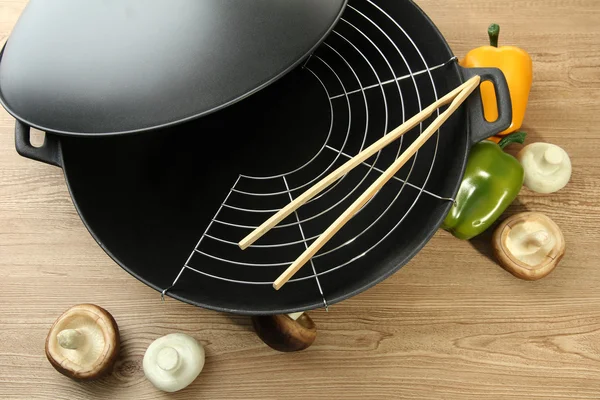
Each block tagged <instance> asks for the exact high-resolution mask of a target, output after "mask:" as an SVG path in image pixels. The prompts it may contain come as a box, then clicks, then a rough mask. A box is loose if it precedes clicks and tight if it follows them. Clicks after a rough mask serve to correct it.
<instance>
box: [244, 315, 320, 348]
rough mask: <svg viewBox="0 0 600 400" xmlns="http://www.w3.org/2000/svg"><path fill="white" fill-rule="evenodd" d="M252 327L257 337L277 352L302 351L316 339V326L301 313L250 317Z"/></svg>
mask: <svg viewBox="0 0 600 400" xmlns="http://www.w3.org/2000/svg"><path fill="white" fill-rule="evenodd" d="M252 325H253V326H254V330H255V331H256V334H257V335H258V337H259V338H260V339H261V340H262V341H263V342H265V344H267V345H268V346H269V347H271V348H272V349H274V350H277V351H283V352H291V351H299V350H304V349H306V348H308V347H309V346H310V345H311V344H313V342H314V341H315V339H316V337H317V326H316V325H315V323H314V322H313V320H312V319H311V318H310V317H309V316H308V314H305V313H303V312H298V313H293V314H279V315H264V316H256V317H252Z"/></svg>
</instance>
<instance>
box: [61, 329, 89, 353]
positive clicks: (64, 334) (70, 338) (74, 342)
mask: <svg viewBox="0 0 600 400" xmlns="http://www.w3.org/2000/svg"><path fill="white" fill-rule="evenodd" d="M56 339H57V340H58V344H59V345H60V347H62V348H63V349H70V350H76V349H78V348H80V347H81V346H82V345H83V344H84V343H85V335H84V334H83V333H81V332H79V331H78V330H77V329H64V330H62V331H60V332H58V335H56Z"/></svg>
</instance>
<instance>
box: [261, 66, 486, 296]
mask: <svg viewBox="0 0 600 400" xmlns="http://www.w3.org/2000/svg"><path fill="white" fill-rule="evenodd" d="M480 80H481V78H480V77H479V76H474V77H473V78H471V79H469V80H468V81H467V82H465V83H464V84H462V85H461V86H459V87H458V88H457V89H455V90H453V91H452V92H450V93H449V94H448V95H446V96H444V97H443V98H442V99H440V100H438V101H437V102H435V103H433V104H432V105H431V106H429V107H427V108H426V109H425V110H423V111H421V112H420V113H419V114H417V115H415V117H413V118H411V119H410V120H409V121H407V122H406V123H405V124H407V123H411V124H413V123H414V125H416V124H417V123H418V122H415V121H413V119H415V120H418V121H422V120H424V119H426V118H427V117H429V116H430V115H431V114H432V113H433V111H434V110H435V109H437V108H439V107H440V106H442V105H444V104H446V103H447V102H448V101H450V100H451V101H452V103H451V104H450V106H449V107H448V108H447V109H446V110H445V111H444V112H443V113H441V114H440V115H439V116H438V117H437V118H436V119H435V120H434V121H433V122H432V123H431V125H429V127H427V129H426V130H425V131H424V132H423V133H422V134H421V135H419V137H418V138H417V139H416V140H415V141H414V142H413V143H412V144H411V145H410V146H409V147H408V148H407V149H406V150H405V151H404V152H403V153H402V154H401V155H400V157H398V158H397V159H396V161H394V163H393V164H392V165H390V167H389V168H388V169H386V170H385V171H384V173H383V174H381V175H380V176H379V178H377V180H376V181H375V182H373V184H371V186H370V187H369V188H368V189H367V190H366V191H365V192H364V193H363V194H362V195H361V196H360V197H359V198H358V199H356V200H355V201H354V203H352V205H351V206H350V207H348V209H346V211H344V213H343V214H342V215H340V216H339V217H338V219H336V220H335V222H334V223H333V224H331V225H330V226H329V228H327V230H325V232H323V233H322V234H321V235H320V236H319V237H318V238H317V239H316V240H315V241H314V242H313V243H312V244H311V245H310V246H309V247H308V248H307V249H306V250H305V251H304V253H302V254H301V255H300V256H299V257H298V258H297V259H296V261H294V262H293V263H292V265H290V266H289V267H288V268H287V269H286V270H285V272H283V273H282V274H281V275H280V276H279V277H278V278H277V280H275V282H274V283H273V287H274V288H275V290H279V289H280V288H281V287H282V286H283V285H285V283H286V282H287V281H288V280H290V278H291V277H292V276H294V274H295V273H296V272H297V271H298V270H299V269H300V268H301V267H302V266H303V265H304V264H306V262H308V260H310V258H311V257H312V256H314V255H315V254H316V253H317V251H319V249H321V247H323V245H325V243H327V242H328V241H329V240H330V239H331V238H332V237H333V235H335V234H336V233H337V232H338V231H339V230H340V229H341V228H342V227H343V226H344V225H345V224H346V223H347V222H348V221H349V220H350V219H351V218H352V217H353V216H354V215H355V214H356V213H357V212H358V211H359V210H360V209H361V207H362V206H364V205H365V203H367V202H368V201H369V200H370V199H371V198H372V197H373V196H374V195H375V194H376V193H377V192H378V191H379V190H380V189H381V188H382V187H383V185H385V183H386V182H387V181H389V180H390V179H391V178H392V177H393V176H394V175H395V174H396V172H398V170H400V168H402V166H403V165H404V164H405V163H406V162H407V161H408V160H409V159H410V158H411V157H412V156H413V155H414V154H415V153H416V152H417V150H419V148H421V146H423V144H425V142H427V140H428V139H429V138H430V137H431V136H432V135H433V134H434V133H435V132H436V131H437V130H438V129H439V128H440V126H442V124H443V123H444V122H446V120H447V119H448V118H449V117H450V116H451V115H452V113H454V112H455V111H456V110H457V109H458V107H459V106H460V105H461V104H462V103H463V102H464V101H465V100H466V99H467V97H469V95H470V94H471V93H472V92H473V90H475V89H476V88H477V87H478V86H479V82H480ZM450 95H453V96H454V98H453V99H448V96H450ZM434 105H437V107H436V108H435V109H434V110H431V107H432V106H434ZM405 124H403V125H405ZM403 125H400V127H399V128H401V129H398V128H397V131H398V132H402V133H404V132H406V130H405V129H402V126H403ZM414 125H413V126H414ZM376 143H377V142H376ZM357 157H358V156H357ZM361 158H362V157H361ZM348 164H350V163H348ZM356 164H357V163H351V164H350V165H353V166H355V165H356ZM352 168H353V167H349V168H347V169H344V171H343V173H342V174H341V175H343V174H344V173H346V172H347V171H348V170H350V169H352ZM341 175H340V176H341ZM325 179H327V178H325ZM320 183H321V182H319V184H320ZM317 185H318V184H317ZM321 190H322V189H321ZM317 193H318V192H317ZM290 204H292V203H290ZM288 207H289V205H288Z"/></svg>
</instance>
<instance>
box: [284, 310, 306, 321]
mask: <svg viewBox="0 0 600 400" xmlns="http://www.w3.org/2000/svg"><path fill="white" fill-rule="evenodd" d="M302 314H304V311H300V312H297V313H291V314H288V317H290V318H291V319H293V320H294V321H297V320H298V318H300V316H301V315H302Z"/></svg>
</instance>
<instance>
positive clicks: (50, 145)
mask: <svg viewBox="0 0 600 400" xmlns="http://www.w3.org/2000/svg"><path fill="white" fill-rule="evenodd" d="M30 138H31V134H30V127H29V125H26V124H24V123H23V122H21V121H19V120H17V121H16V124H15V147H16V148H17V153H19V154H20V155H21V156H23V157H26V158H30V159H32V160H36V161H41V162H43V163H46V164H50V165H54V166H57V167H60V168H62V166H63V165H62V161H63V160H62V149H61V146H60V139H59V138H58V137H57V136H55V135H51V134H49V133H46V135H45V137H44V144H43V145H42V146H40V147H34V146H32V145H31V140H30Z"/></svg>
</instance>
